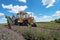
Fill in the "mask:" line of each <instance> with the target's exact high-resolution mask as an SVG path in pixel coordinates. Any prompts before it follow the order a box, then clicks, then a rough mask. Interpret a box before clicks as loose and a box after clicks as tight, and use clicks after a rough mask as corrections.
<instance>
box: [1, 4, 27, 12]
mask: <svg viewBox="0 0 60 40" xmlns="http://www.w3.org/2000/svg"><path fill="white" fill-rule="evenodd" d="M2 7H3V8H5V9H8V11H9V12H12V13H18V12H20V11H24V10H25V9H27V6H26V5H24V6H19V5H15V6H13V5H12V4H10V5H4V4H2Z"/></svg>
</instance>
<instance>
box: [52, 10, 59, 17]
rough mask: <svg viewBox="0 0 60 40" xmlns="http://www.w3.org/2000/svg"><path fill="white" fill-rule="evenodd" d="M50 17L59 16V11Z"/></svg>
mask: <svg viewBox="0 0 60 40" xmlns="http://www.w3.org/2000/svg"><path fill="white" fill-rule="evenodd" d="M52 16H60V11H56V13H55V14H53V15H52Z"/></svg>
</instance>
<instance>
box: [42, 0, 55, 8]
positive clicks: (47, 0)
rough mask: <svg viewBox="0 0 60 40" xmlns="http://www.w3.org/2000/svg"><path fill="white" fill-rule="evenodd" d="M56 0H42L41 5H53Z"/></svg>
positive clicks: (47, 6)
mask: <svg viewBox="0 0 60 40" xmlns="http://www.w3.org/2000/svg"><path fill="white" fill-rule="evenodd" d="M55 1H56V0H42V3H43V5H46V8H49V7H52V6H54V3H55Z"/></svg>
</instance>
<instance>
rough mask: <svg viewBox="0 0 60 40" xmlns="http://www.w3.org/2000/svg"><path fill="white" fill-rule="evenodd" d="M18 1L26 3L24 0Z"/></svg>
mask: <svg viewBox="0 0 60 40" xmlns="http://www.w3.org/2000/svg"><path fill="white" fill-rule="evenodd" d="M18 1H19V2H23V3H26V0H18Z"/></svg>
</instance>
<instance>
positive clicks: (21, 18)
mask: <svg viewBox="0 0 60 40" xmlns="http://www.w3.org/2000/svg"><path fill="white" fill-rule="evenodd" d="M6 18H7V20H8V19H9V18H10V20H11V21H10V22H12V24H13V25H19V26H29V25H31V26H32V27H37V25H36V24H35V22H34V17H32V16H31V15H30V14H28V13H27V12H23V11H21V12H19V13H17V16H16V17H15V16H12V18H11V17H9V18H8V17H7V16H6ZM8 23H9V20H8ZM10 24H11V23H10Z"/></svg>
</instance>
